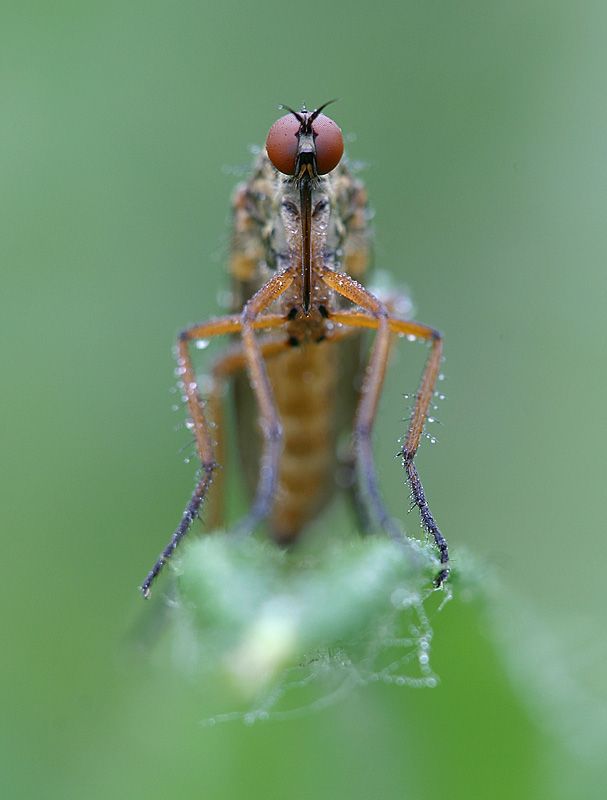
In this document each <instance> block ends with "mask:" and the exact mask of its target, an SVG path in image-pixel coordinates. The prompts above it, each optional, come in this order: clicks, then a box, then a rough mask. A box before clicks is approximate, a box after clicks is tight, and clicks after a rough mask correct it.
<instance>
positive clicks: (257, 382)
mask: <svg viewBox="0 0 607 800" xmlns="http://www.w3.org/2000/svg"><path fill="white" fill-rule="evenodd" d="M291 282H292V277H291V276H289V275H286V276H285V275H284V274H283V275H280V276H279V275H277V276H275V277H274V278H272V279H271V280H270V281H268V283H267V284H266V285H265V286H263V287H262V288H261V289H260V290H259V292H257V294H256V295H254V296H253V298H252V299H251V300H250V301H249V303H247V305H246V306H245V308H244V311H243V313H242V315H237V314H232V315H227V316H225V317H218V318H217V319H212V320H209V321H208V322H203V323H201V324H199V325H194V326H193V327H191V328H188V329H186V330H184V331H182V332H181V333H180V335H179V339H178V345H177V347H178V356H177V369H178V373H179V376H180V386H181V388H182V390H183V394H184V396H185V398H186V401H187V405H188V410H189V413H190V419H191V420H192V428H193V433H194V438H195V440H196V449H197V451H198V455H199V457H200V462H201V470H200V473H199V477H198V480H197V483H196V487H195V489H194V492H193V494H192V497H191V498H190V501H189V503H188V505H187V506H186V509H185V511H184V512H183V515H182V518H181V521H180V523H179V525H178V526H177V529H176V531H175V533H174V534H173V536H172V537H171V539H170V541H169V543H168V544H167V546H166V547H165V548H164V550H163V551H162V553H161V554H160V556H159V557H158V560H157V561H156V563H155V564H154V566H153V567H152V569H151V571H150V573H149V574H148V576H147V578H146V579H145V581H144V582H143V583H142V585H141V591H142V594H143V596H144V597H149V596H150V586H151V585H152V583H153V581H154V580H155V578H156V577H157V575H158V574H159V573H160V571H161V570H162V568H163V566H164V564H165V563H166V561H167V560H168V559H169V558H170V557H171V556H172V555H173V552H174V550H175V548H176V547H177V545H178V544H179V543H180V542H181V540H182V539H183V537H184V536H185V535H186V534H187V532H188V530H189V529H190V526H191V524H192V522H193V521H194V519H195V518H196V517H197V516H198V513H199V511H200V508H201V506H202V504H203V502H204V499H205V497H206V494H207V491H208V489H209V486H210V485H211V482H212V480H213V474H214V472H215V470H216V469H217V466H218V465H217V463H216V461H215V457H214V454H213V447H212V443H211V436H210V432H209V425H208V422H207V419H206V416H205V413H204V402H203V400H202V398H201V396H200V392H199V390H198V383H197V381H196V375H195V372H194V366H193V364H192V359H191V357H190V353H189V343H190V342H192V341H196V340H201V339H202V340H203V339H210V338H212V337H215V336H223V335H225V334H228V333H238V332H239V331H241V332H242V335H243V340H244V353H245V360H246V365H247V367H248V369H249V373H250V375H251V381H252V385H253V389H254V392H255V397H256V398H257V402H258V405H259V409H260V412H261V414H262V418H263V419H264V420H267V419H270V424H269V425H268V424H267V423H266V424H264V451H263V455H262V462H261V463H262V469H261V470H260V487H261V491H260V487H258V490H257V496H256V499H257V498H259V496H260V494H262V495H263V497H264V499H265V496H266V494H267V491H268V489H267V486H266V484H267V485H268V486H269V487H270V496H269V500H270V501H271V497H272V493H273V489H274V486H275V483H276V480H277V475H278V466H277V464H278V459H279V458H280V445H281V442H282V435H281V434H282V432H281V431H280V422H279V421H278V414H277V412H276V409H275V404H274V398H273V395H272V390H271V388H270V384H269V381H268V377H267V373H266V370H265V366H264V364H263V355H262V353H261V351H260V348H259V344H258V342H257V340H256V339H255V333H254V331H255V329H266V328H273V327H277V326H281V325H283V324H284V316H282V315H280V314H264V315H263V316H260V314H261V312H262V311H263V310H264V309H265V308H267V306H268V305H270V303H271V302H273V300H274V299H275V298H276V297H278V296H280V294H282V292H283V291H285V289H286V288H288V286H289V285H290V284H291ZM249 306H252V308H251V310H250V311H247V309H249ZM264 378H265V380H264ZM272 413H273V414H274V416H273V417H272ZM277 430H278V432H279V436H278V438H276V436H275V433H276V431H277ZM268 431H270V434H268ZM276 442H277V444H276ZM264 465H265V466H266V469H265V471H264ZM268 467H270V469H268ZM268 471H270V472H271V475H269V476H268V475H267V473H268ZM264 479H265V482H264ZM262 483H263V486H262ZM257 505H259V503H257ZM264 508H265V504H264ZM249 516H251V514H250V515H249ZM262 516H263V514H262Z"/></svg>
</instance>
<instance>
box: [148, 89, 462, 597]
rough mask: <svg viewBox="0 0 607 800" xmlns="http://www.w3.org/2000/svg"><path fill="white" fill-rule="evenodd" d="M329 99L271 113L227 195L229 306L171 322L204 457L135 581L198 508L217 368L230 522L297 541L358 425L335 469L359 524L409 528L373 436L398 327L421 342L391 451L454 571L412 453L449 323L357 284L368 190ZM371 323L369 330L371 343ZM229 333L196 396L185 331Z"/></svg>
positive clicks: (207, 478)
mask: <svg viewBox="0 0 607 800" xmlns="http://www.w3.org/2000/svg"><path fill="white" fill-rule="evenodd" d="M331 102H333V101H331ZM327 105H328V103H325V104H324V105H323V106H321V107H320V108H317V109H316V110H314V111H312V112H309V111H306V108H305V106H304V107H303V108H302V110H301V111H294V110H293V109H291V108H289V107H288V106H283V108H284V110H285V111H287V112H288V113H287V114H285V116H283V117H281V118H280V119H279V120H277V121H276V122H275V123H274V125H272V127H271V129H270V132H269V134H268V138H267V142H266V148H265V150H264V151H263V153H261V155H260V156H259V159H258V161H257V163H256V165H255V167H254V170H253V174H252V176H251V177H250V179H249V180H248V181H247V182H246V183H243V184H241V185H240V186H239V187H238V188H237V190H236V193H235V197H234V232H233V240H232V253H231V262H230V271H231V275H232V294H233V303H234V304H233V313H230V314H227V315H225V316H221V317H216V318H213V319H210V320H209V321H208V322H203V323H200V324H197V325H193V326H192V327H190V328H187V329H185V330H183V331H182V332H181V333H180V334H179V337H178V343H177V361H178V367H177V372H178V375H179V387H180V389H181V392H182V395H183V397H184V400H185V402H186V403H187V408H188V412H189V420H188V427H190V428H191V430H192V432H193V434H194V441H195V446H196V451H197V455H198V457H199V458H200V462H201V467H200V470H199V472H198V475H197V479H196V487H195V489H194V492H193V494H192V497H191V499H190V501H189V503H188V505H187V507H186V509H185V511H184V513H183V516H182V518H181V521H180V523H179V525H178V527H177V529H176V531H175V533H174V534H173V536H172V538H171V540H170V541H169V543H168V545H167V546H166V547H165V549H164V550H163V552H162V553H161V554H160V556H159V558H158V560H157V562H156V564H155V565H154V567H153V568H152V570H151V572H150V573H149V575H148V576H147V578H146V579H145V581H144V582H143V585H142V586H141V591H142V592H143V595H144V597H149V595H150V587H151V585H152V583H153V581H154V580H155V578H156V577H157V575H158V574H159V572H160V571H161V569H162V567H163V565H164V564H165V563H166V561H167V560H168V559H169V558H170V557H171V556H172V554H173V552H174V550H175V548H176V547H177V546H178V544H179V543H180V541H181V540H182V539H183V537H184V536H185V535H186V534H187V532H188V530H189V528H190V526H191V524H192V522H193V520H194V519H195V518H196V517H197V516H198V514H199V511H200V509H201V506H202V504H203V502H204V501H205V498H206V496H207V493H208V491H209V488H210V486H211V483H212V481H213V477H214V476H215V475H216V472H217V468H218V466H219V464H218V463H217V461H216V457H215V445H214V443H213V440H212V435H211V423H210V417H209V414H208V412H209V409H211V410H213V409H215V410H216V412H215V418H219V411H217V409H218V407H219V406H220V405H221V394H222V392H221V387H222V386H223V385H224V384H225V382H226V381H228V382H230V383H231V384H232V385H233V387H234V394H235V409H236V412H237V431H238V442H239V450H240V453H241V455H242V456H243V464H244V471H245V475H246V478H247V482H248V483H249V485H250V488H251V490H252V494H253V500H252V503H251V506H250V509H249V511H248V513H247V514H246V515H245V517H243V518H242V519H241V520H240V522H238V523H236V527H235V532H237V533H238V532H239V533H248V532H250V531H252V530H253V528H254V527H255V526H256V525H257V524H258V523H259V522H261V521H262V520H263V519H267V520H268V523H269V527H270V530H271V534H272V536H273V538H274V539H275V540H276V541H278V542H281V543H289V542H292V541H294V540H295V539H296V538H297V537H298V535H299V534H300V532H301V531H302V529H303V528H305V526H306V525H307V524H308V523H309V522H310V521H311V520H313V519H314V518H315V517H316V516H317V515H318V514H319V512H320V511H321V510H322V509H323V508H324V507H325V506H326V505H327V503H328V502H329V500H330V499H331V498H332V496H333V495H334V494H335V492H336V490H337V488H338V485H337V481H336V477H335V476H336V474H337V473H338V472H339V469H340V458H339V455H338V450H339V448H338V442H339V439H340V437H342V438H343V432H344V431H346V432H349V433H350V434H351V436H350V438H349V446H348V454H347V456H346V457H345V458H343V457H342V459H341V462H342V463H341V469H342V473H343V471H344V469H345V470H346V471H347V473H348V475H349V476H350V478H349V480H348V481H345V483H349V484H350V487H351V493H352V496H353V499H354V501H355V506H356V508H357V510H358V512H359V517H360V519H361V520H362V521H363V522H364V526H365V527H370V525H371V523H372V521H374V523H375V524H376V525H378V526H379V527H380V528H381V529H383V530H384V531H386V532H387V533H388V535H390V536H392V537H394V538H395V539H397V540H402V539H403V538H404V536H403V533H402V531H401V530H400V528H399V527H398V526H397V525H396V524H395V522H394V520H393V519H392V517H391V516H390V514H389V513H388V511H387V509H386V507H385V505H384V501H383V499H382V496H381V494H380V490H379V486H378V483H377V477H376V471H375V466H374V461H373V453H372V448H371V431H372V427H373V421H374V419H375V416H376V411H377V405H378V401H379V397H380V393H381V390H382V384H383V380H384V375H385V372H386V365H387V359H388V355H389V350H390V346H391V340H392V334H401V335H405V336H408V337H410V338H418V339H424V340H426V341H427V342H428V343H429V345H430V349H429V355H428V358H427V361H426V366H425V369H424V373H423V376H422V379H421V383H420V385H419V389H418V392H417V394H416V395H415V404H414V407H413V413H412V416H411V419H410V424H409V429H408V432H407V435H406V437H405V438H404V440H403V446H402V449H401V451H400V453H399V454H398V455H399V456H400V457H401V458H402V463H403V467H404V469H405V472H406V475H407V481H408V483H409V486H410V490H411V500H412V503H413V504H414V505H416V506H418V508H419V511H420V514H421V522H422V526H423V528H424V529H425V530H426V531H427V533H428V534H430V535H431V536H432V537H433V538H434V542H435V544H436V547H437V548H438V552H439V557H440V562H441V571H440V572H439V573H438V575H437V576H436V578H435V584H436V585H440V584H441V583H442V582H443V581H444V580H445V579H446V577H447V575H448V572H449V568H448V561H449V554H448V549H447V542H446V541H445V539H444V538H443V536H442V534H441V532H440V530H439V529H438V526H437V525H436V522H435V521H434V518H433V516H432V514H431V512H430V509H429V507H428V503H427V501H426V497H425V494H424V490H423V487H422V484H421V481H420V479H419V476H418V473H417V469H416V467H415V464H414V457H415V454H416V453H417V450H418V447H419V443H420V439H421V437H422V435H423V432H424V425H425V422H426V420H427V417H428V410H429V408H430V404H431V401H432V397H433V394H434V387H435V383H436V380H437V378H438V375H439V369H440V363H441V358H442V336H441V334H440V333H439V332H438V331H437V330H435V329H434V328H431V327H430V326H428V325H425V324H423V323H420V322H414V321H411V320H407V319H401V318H399V317H398V316H396V315H395V314H394V313H392V310H391V304H390V302H389V301H387V302H385V303H384V302H382V301H381V300H380V299H379V298H378V297H376V296H375V295H374V294H372V293H371V292H370V291H368V290H367V289H366V288H365V287H364V286H363V284H362V281H363V280H364V279H365V276H366V272H367V268H368V264H369V230H368V217H369V213H368V207H367V199H366V192H365V189H364V186H363V184H362V183H361V181H360V180H358V179H357V178H355V177H354V175H353V174H352V173H351V171H350V170H349V169H348V167H347V165H346V164H345V163H344V161H343V160H342V155H343V149H344V144H343V137H342V133H341V130H340V129H339V127H338V126H337V124H336V123H335V122H333V120H332V119H330V118H329V117H327V116H326V115H325V114H323V113H322V112H323V111H324V109H325V108H326V106H327ZM366 329H370V330H371V331H374V332H375V338H374V342H373V345H372V347H371V351H370V355H368V356H367V355H366V353H365V348H364V343H363V337H362V333H363V332H364V331H365V330H366ZM226 335H228V336H231V341H232V344H231V346H230V347H229V348H228V349H227V351H226V352H225V354H224V355H222V356H221V357H219V358H218V359H217V360H216V361H215V363H214V364H213V366H212V369H211V376H210V377H211V386H212V388H211V391H210V393H209V396H208V397H206V398H203V396H202V394H201V391H200V388H199V382H198V380H197V378H196V374H195V371H194V366H193V362H192V357H191V354H190V347H191V345H192V344H196V343H198V344H200V343H203V344H204V343H206V341H207V340H209V339H211V338H213V337H217V336H226ZM365 359H366V367H365ZM253 409H255V410H253ZM221 427H222V426H221V424H219V425H218V444H221V439H222V436H223V434H222V431H221Z"/></svg>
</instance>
